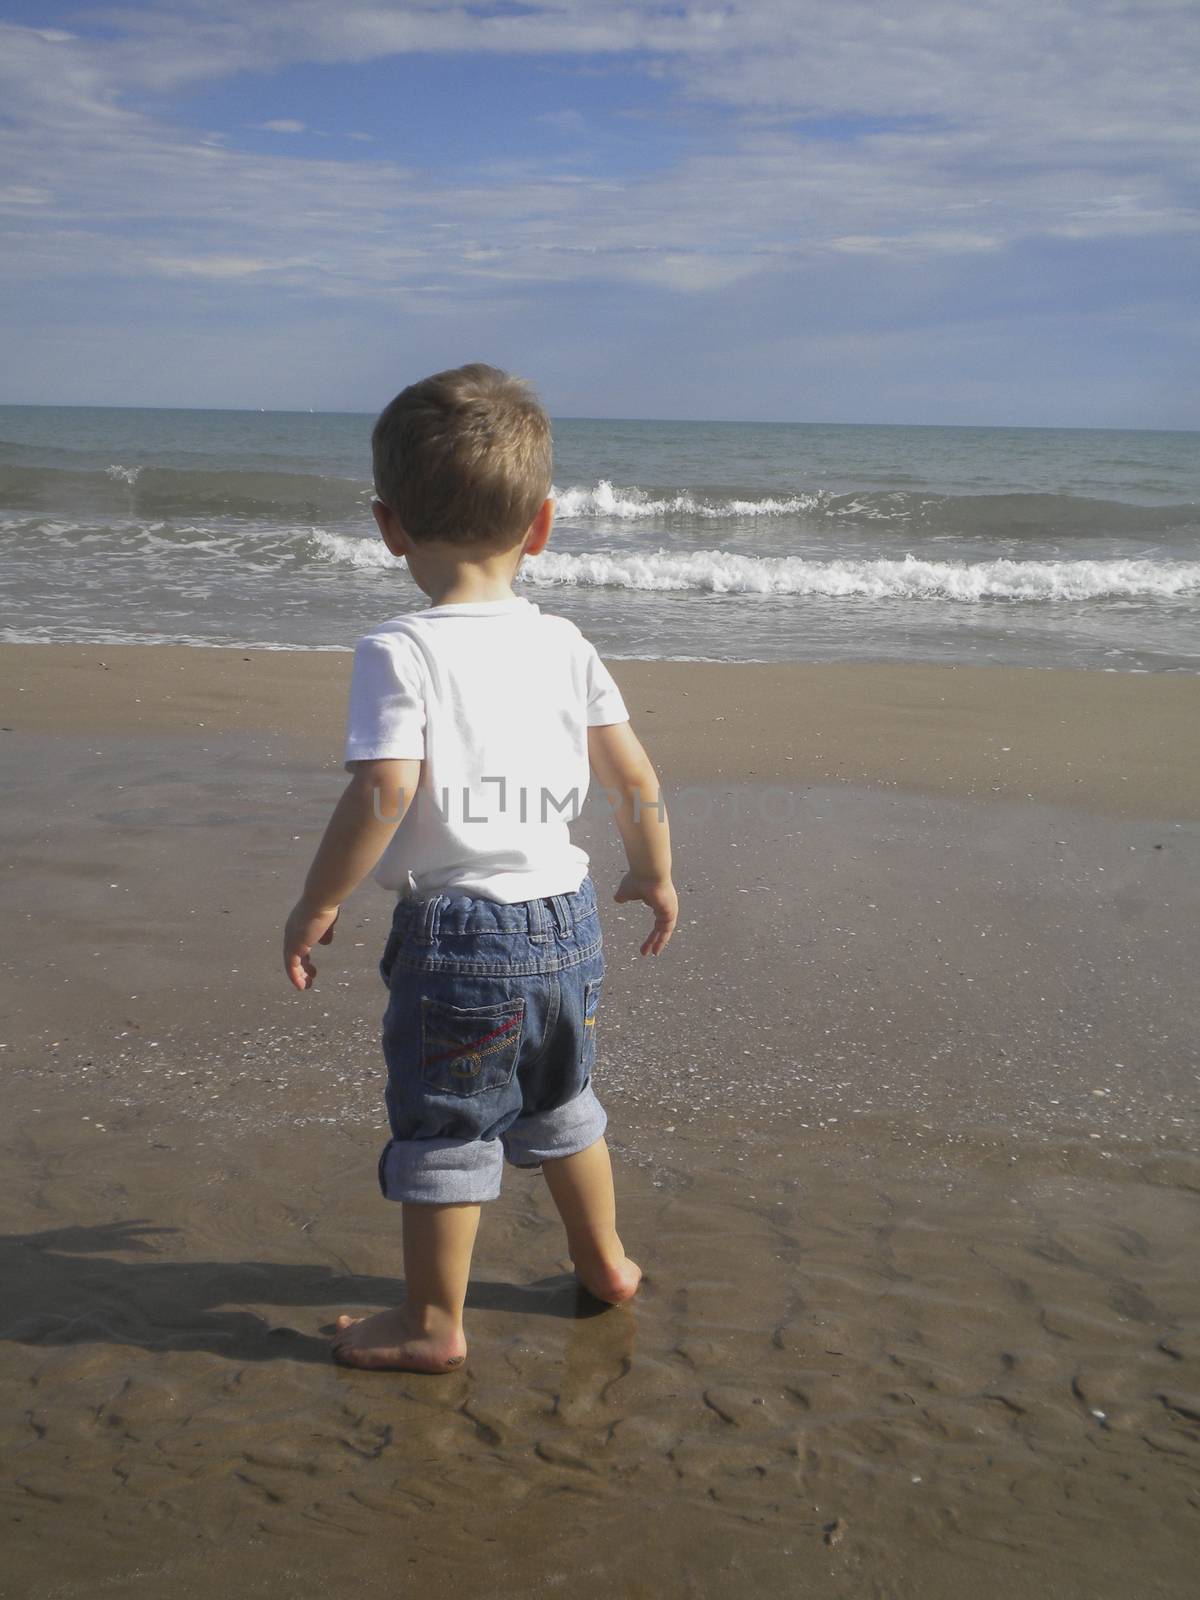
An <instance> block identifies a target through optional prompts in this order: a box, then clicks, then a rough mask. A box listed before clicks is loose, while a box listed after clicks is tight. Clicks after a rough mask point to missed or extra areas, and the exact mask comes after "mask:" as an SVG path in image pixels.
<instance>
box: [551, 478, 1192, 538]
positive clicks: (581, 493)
mask: <svg viewBox="0 0 1200 1600" xmlns="http://www.w3.org/2000/svg"><path fill="white" fill-rule="evenodd" d="M553 493H554V495H555V498H556V500H557V502H558V516H559V518H560V519H561V520H563V521H564V522H596V521H601V522H654V521H657V522H665V523H667V524H668V525H669V524H670V523H672V522H673V521H678V520H693V519H699V520H702V521H707V522H719V521H726V522H738V521H743V520H745V519H747V518H755V517H763V518H779V517H794V518H796V519H798V520H800V521H802V522H804V523H811V524H817V525H819V524H821V523H828V522H834V523H837V522H841V523H846V522H869V523H872V524H888V523H891V524H895V525H896V527H897V528H899V529H900V530H902V531H907V530H920V531H921V532H929V533H937V532H946V533H957V534H992V535H997V536H1009V537H1013V536H1016V537H1020V536H1021V535H1022V534H1031V533H1036V534H1042V535H1050V536H1056V535H1069V534H1078V533H1081V534H1103V533H1114V532H1127V533H1154V532H1162V531H1165V530H1167V529H1172V528H1180V527H1191V526H1196V527H1200V506H1196V505H1191V504H1186V505H1171V506H1163V505H1158V506H1145V505H1131V504H1128V503H1126V502H1125V501H1119V500H1095V499H1090V498H1087V497H1085V496H1080V495H1070V494H972V495H953V494H932V493H929V492H922V491H917V490H908V489H888V490H865V489H860V490H854V491H852V492H849V493H843V494H835V493H834V492H833V491H832V490H826V489H815V490H810V491H797V492H796V493H794V494H782V495H781V494H769V495H761V496H755V495H752V494H704V493H697V492H694V491H692V490H683V491H680V492H678V493H674V494H669V493H665V492H662V491H657V490H653V489H643V488H640V487H638V486H637V485H636V484H634V485H630V486H627V487H619V486H617V485H615V484H613V483H611V482H610V481H609V480H608V479H607V478H601V479H600V481H599V482H598V483H595V484H592V485H590V486H585V485H575V486H573V487H571V488H567V489H555V490H554V491H553ZM880 531H882V530H880Z"/></svg>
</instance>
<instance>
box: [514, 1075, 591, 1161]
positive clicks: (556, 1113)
mask: <svg viewBox="0 0 1200 1600" xmlns="http://www.w3.org/2000/svg"><path fill="white" fill-rule="evenodd" d="M607 1126H608V1117H607V1116H606V1114H605V1111H604V1107H603V1106H602V1105H601V1104H600V1102H599V1100H597V1099H596V1096H595V1094H594V1093H593V1092H592V1086H591V1084H588V1086H587V1088H586V1089H584V1090H583V1092H582V1093H581V1094H577V1095H576V1096H575V1098H574V1099H573V1100H568V1101H567V1103H566V1105H565V1106H558V1107H557V1108H556V1109H555V1110H553V1111H539V1112H535V1113H534V1114H533V1115H531V1116H528V1117H518V1118H517V1120H516V1121H515V1122H514V1123H513V1124H512V1126H511V1127H510V1128H509V1129H508V1130H507V1131H506V1132H505V1133H504V1134H503V1135H502V1136H501V1137H502V1138H503V1140H504V1154H505V1157H506V1158H507V1159H508V1160H509V1161H511V1162H512V1164H513V1166H514V1167H536V1166H540V1165H541V1163H542V1162H543V1161H553V1160H555V1159H556V1158H557V1157H560V1156H574V1155H578V1154H579V1152H580V1151H581V1150H586V1149H587V1148H588V1147H589V1145H593V1144H595V1142H596V1140H597V1139H599V1138H601V1137H602V1136H603V1133H604V1130H605V1128H606V1127H607Z"/></svg>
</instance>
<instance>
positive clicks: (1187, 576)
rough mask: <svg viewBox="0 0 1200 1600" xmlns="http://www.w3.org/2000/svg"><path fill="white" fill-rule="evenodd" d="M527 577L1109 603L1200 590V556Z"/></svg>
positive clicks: (789, 560)
mask: <svg viewBox="0 0 1200 1600" xmlns="http://www.w3.org/2000/svg"><path fill="white" fill-rule="evenodd" d="M521 578H522V580H523V581H524V582H525V583H528V584H531V585H533V586H535V587H555V586H558V585H563V584H571V585H576V586H579V587H583V588H617V589H640V590H645V591H647V592H656V591H659V592H661V591H665V590H676V591H680V590H683V591H686V590H693V591H696V592H699V593H704V594H773V595H801V596H825V597H828V598H831V599H848V598H858V599H866V600H954V601H960V602H975V601H980V600H1025V601H1056V600H1107V599H1136V598H1154V599H1170V598H1173V597H1176V596H1187V595H1200V562H1196V561H1148V560H1144V559H1137V560H1123V561H1006V560H1002V561H919V560H917V559H916V558H915V557H913V556H911V555H910V556H906V557H905V558H904V559H903V560H902V561H895V560H879V561H809V560H806V559H804V558H803V557H801V556H743V555H735V554H733V553H732V552H730V551H724V550H715V551H697V552H693V553H690V554H673V553H671V552H670V551H667V550H656V551H653V552H647V553H646V554H645V555H628V554H621V555H606V554H595V555H570V554H565V553H551V552H547V553H546V554H545V555H542V556H538V557H537V558H536V559H535V560H532V561H527V562H526V563H525V565H524V566H523V568H522V569H521Z"/></svg>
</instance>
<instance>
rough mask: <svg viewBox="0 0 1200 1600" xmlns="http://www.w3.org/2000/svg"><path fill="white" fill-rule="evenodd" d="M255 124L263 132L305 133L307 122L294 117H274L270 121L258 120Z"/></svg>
mask: <svg viewBox="0 0 1200 1600" xmlns="http://www.w3.org/2000/svg"><path fill="white" fill-rule="evenodd" d="M254 126H255V127H256V128H259V129H260V130H261V131H262V132H263V133H303V132H304V129H305V127H306V126H307V124H306V123H303V122H297V121H296V120H295V118H294V117H272V118H271V120H270V121H269V122H256V123H255V124H254Z"/></svg>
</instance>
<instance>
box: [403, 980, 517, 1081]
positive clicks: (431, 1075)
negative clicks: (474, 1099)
mask: <svg viewBox="0 0 1200 1600" xmlns="http://www.w3.org/2000/svg"><path fill="white" fill-rule="evenodd" d="M524 1021H525V1002H524V1000H509V1001H505V1002H504V1003H502V1004H500V1005H494V1006H452V1005H447V1004H446V1003H445V1001H442V1000H431V999H429V998H428V996H424V997H422V1000H421V1080H422V1082H424V1083H425V1084H427V1085H428V1086H429V1087H430V1088H431V1089H434V1090H436V1091H437V1092H438V1093H439V1094H453V1095H472V1094H483V1093H485V1092H486V1091H487V1090H488V1089H502V1088H503V1087H504V1086H505V1084H508V1083H511V1082H512V1076H513V1073H514V1072H515V1071H516V1068H517V1056H518V1054H519V1052H520V1048H521V1029H522V1026H523V1024H524Z"/></svg>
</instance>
